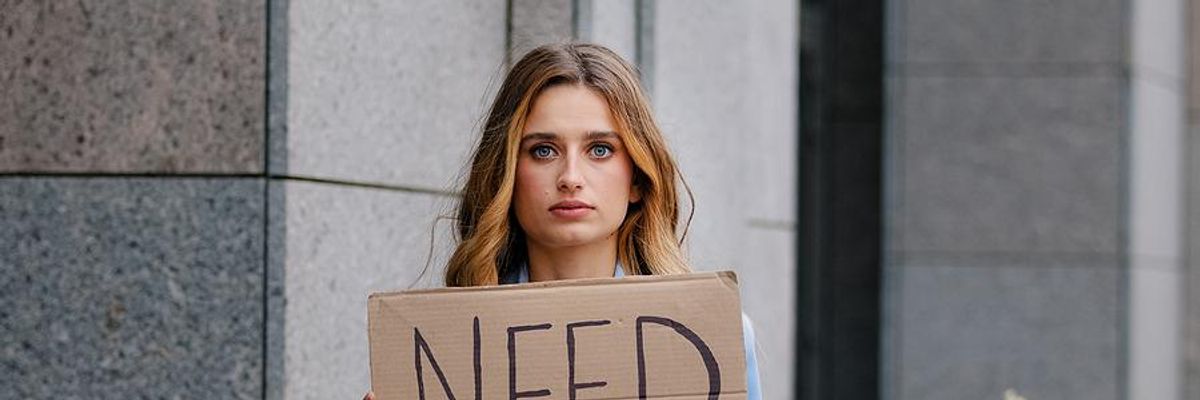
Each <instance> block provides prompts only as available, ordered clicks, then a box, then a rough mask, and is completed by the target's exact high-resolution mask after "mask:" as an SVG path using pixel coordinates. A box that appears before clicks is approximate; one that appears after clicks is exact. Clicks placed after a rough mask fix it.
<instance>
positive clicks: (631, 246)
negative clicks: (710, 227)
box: [446, 43, 691, 286]
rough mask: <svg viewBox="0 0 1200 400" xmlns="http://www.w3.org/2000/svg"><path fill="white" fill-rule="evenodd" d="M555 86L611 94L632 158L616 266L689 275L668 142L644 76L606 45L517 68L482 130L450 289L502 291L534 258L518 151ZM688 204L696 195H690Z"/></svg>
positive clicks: (568, 47) (562, 51) (536, 56)
mask: <svg viewBox="0 0 1200 400" xmlns="http://www.w3.org/2000/svg"><path fill="white" fill-rule="evenodd" d="M556 85H581V86H583V87H586V88H588V89H591V90H592V91H594V92H595V93H597V94H598V95H600V96H601V97H603V98H604V99H605V100H606V101H607V103H608V107H609V109H610V110H611V112H612V115H613V119H614V120H615V123H616V129H617V135H618V136H619V137H620V139H621V141H622V142H623V143H624V145H625V147H626V148H627V149H628V151H629V156H630V158H631V159H632V160H633V166H634V174H633V175H634V176H633V184H634V185H635V186H636V187H637V188H638V190H639V191H640V193H641V201H639V202H635V203H631V204H630V205H629V210H628V212H627V213H626V215H625V220H624V221H623V222H622V223H621V225H620V227H619V228H617V260H619V261H620V262H621V264H622V265H623V266H624V269H625V272H626V273H627V274H630V275H638V274H642V275H644V274H651V275H666V274H678V273H686V272H689V271H690V268H689V267H688V265H687V262H686V259H685V257H684V254H683V250H682V248H681V246H682V243H683V239H684V238H685V237H686V234H687V223H690V220H691V216H690V214H689V217H688V222H687V223H685V224H684V229H683V234H678V233H677V231H676V230H677V225H678V222H679V214H680V206H679V196H678V194H677V192H676V190H675V188H676V181H677V180H678V181H679V182H680V183H681V184H682V185H683V187H684V188H685V190H686V189H687V184H686V183H684V182H683V180H682V178H681V176H680V175H679V172H678V170H677V168H676V165H675V161H674V160H673V159H672V157H671V154H670V152H668V151H667V145H666V141H665V140H664V139H663V136H662V133H661V132H660V131H659V129H658V125H657V124H656V123H655V122H654V115H653V114H652V113H651V110H650V103H649V101H648V100H647V98H646V95H645V93H644V92H643V91H642V88H641V85H640V83H639V80H638V77H637V72H636V71H635V70H634V68H633V66H631V65H630V64H629V63H628V62H626V61H625V60H624V59H622V58H621V57H620V56H618V55H617V54H616V53H614V52H613V51H612V50H609V49H608V48H605V47H603V46H599V45H595V44H588V43H557V44H548V45H544V46H541V47H538V48H535V49H533V50H531V51H530V52H529V53H527V54H525V56H524V57H522V58H521V59H520V60H519V61H517V63H516V64H515V65H513V66H512V68H511V69H510V70H509V72H508V74H507V76H506V77H505V79H504V83H503V84H502V85H501V87H500V90H499V92H498V93H497V94H496V99H495V101H494V102H493V103H492V107H491V111H490V112H489V113H488V115H487V119H486V120H485V121H484V124H483V128H482V131H483V132H482V136H481V137H480V140H479V143H478V145H477V146H476V147H475V151H474V153H473V155H472V160H471V164H470V172H469V175H468V176H467V181H466V184H465V185H464V187H463V190H462V200H461V202H460V203H459V206H458V212H457V232H456V233H457V236H458V243H457V247H456V248H455V249H454V253H453V255H451V256H450V260H449V262H448V263H447V266H446V286H482V285H496V284H498V283H499V277H500V276H503V275H504V274H507V273H510V272H511V270H512V269H513V268H518V267H519V266H520V264H521V263H522V262H524V261H525V260H526V257H527V255H526V244H525V233H524V231H523V230H522V229H521V227H520V225H519V224H518V223H517V221H516V217H515V213H514V211H513V206H512V203H513V188H514V186H515V180H516V169H517V157H518V148H519V144H520V140H521V134H522V132H523V131H524V129H525V120H526V119H527V117H528V116H529V112H530V108H531V107H532V106H533V101H534V99H536V98H537V96H538V95H539V94H541V92H542V91H543V90H545V89H546V88H548V87H551V86H556ZM687 193H688V195H689V197H690V196H691V191H690V190H687Z"/></svg>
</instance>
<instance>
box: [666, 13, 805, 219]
mask: <svg viewBox="0 0 1200 400" xmlns="http://www.w3.org/2000/svg"><path fill="white" fill-rule="evenodd" d="M656 7H657V9H656V11H655V18H656V28H655V30H656V32H655V44H654V46H655V49H656V50H655V53H654V63H655V70H654V72H655V76H654V77H653V78H652V81H653V82H654V85H655V87H654V99H653V101H654V106H655V109H656V112H657V116H658V117H659V123H660V127H661V128H662V129H663V132H664V134H665V135H666V136H667V139H668V142H669V144H670V145H671V146H672V150H673V152H674V154H675V156H676V159H677V161H678V162H679V165H680V168H681V170H682V172H683V175H684V177H685V178H686V179H688V182H689V183H690V184H691V185H692V188H693V189H694V190H695V193H696V200H697V215H696V218H697V228H699V229H701V230H705V229H711V230H714V231H718V230H723V229H726V228H723V227H729V226H735V225H738V226H744V225H746V224H747V223H748V221H770V223H772V224H782V225H789V224H794V221H795V213H796V210H795V209H796V205H795V204H796V197H795V193H796V175H795V174H796V164H795V162H796V154H797V150H798V148H799V147H798V144H797V140H796V138H797V136H798V133H797V131H796V120H795V117H794V115H795V106H796V104H797V103H796V102H797V99H796V94H795V90H794V87H795V85H794V83H795V80H796V75H795V73H796V71H795V69H793V68H792V67H790V66H791V65H794V60H795V57H794V56H795V47H794V46H793V45H794V41H793V40H794V39H793V38H791V37H790V36H794V35H792V33H793V32H794V30H795V25H794V20H792V19H787V18H780V17H778V15H779V14H788V13H789V11H788V10H790V8H789V7H786V6H779V5H778V4H775V5H773V6H772V7H768V6H765V5H760V7H759V8H744V7H736V6H733V5H731V4H728V3H721V2H688V3H657V4H656ZM768 15H770V16H768ZM747 43H756V44H753V45H747ZM789 82H791V83H792V84H789ZM731 188H739V189H738V190H731Z"/></svg>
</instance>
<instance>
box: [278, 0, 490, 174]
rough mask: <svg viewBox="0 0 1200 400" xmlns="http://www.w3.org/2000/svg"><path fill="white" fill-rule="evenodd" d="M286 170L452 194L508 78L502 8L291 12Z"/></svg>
mask: <svg viewBox="0 0 1200 400" xmlns="http://www.w3.org/2000/svg"><path fill="white" fill-rule="evenodd" d="M288 13H289V16H290V20H289V21H288V25H289V27H288V31H289V37H288V47H289V52H288V66H287V74H288V80H289V84H288V88H287V101H288V107H287V113H288V117H287V118H288V123H287V124H286V125H287V142H288V143H287V146H286V148H287V166H286V168H287V170H286V171H272V172H275V173H281V174H288V175H301V176H314V177H322V178H327V179H335V180H346V181H357V182H372V183H382V184H388V185H398V186H406V187H420V188H426V189H439V190H440V189H446V188H448V187H452V186H453V185H452V184H453V181H454V179H455V177H456V176H457V174H458V173H459V172H460V171H461V170H462V166H463V165H464V163H465V161H466V157H467V156H468V154H467V153H468V151H469V150H470V148H471V146H472V144H473V143H474V142H475V141H476V140H477V138H478V135H479V133H478V132H479V128H480V126H479V124H480V123H481V121H480V118H481V116H482V115H483V112H484V111H485V109H486V107H487V106H489V105H490V104H488V103H489V102H490V101H491V100H492V99H491V96H492V94H493V93H494V90H495V89H496V88H498V87H499V85H500V82H499V80H500V79H502V77H503V76H502V75H501V69H502V68H501V67H502V65H503V63H504V45H505V20H504V15H505V11H504V2H444V1H433V0H430V1H406V2H337V3H329V2H323V1H296V2H291V3H289V4H288Z"/></svg>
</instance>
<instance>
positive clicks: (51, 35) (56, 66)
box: [0, 0, 266, 173]
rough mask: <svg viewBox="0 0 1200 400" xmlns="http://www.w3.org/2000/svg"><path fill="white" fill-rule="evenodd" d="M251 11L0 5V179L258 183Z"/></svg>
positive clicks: (258, 7) (259, 8)
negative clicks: (209, 177)
mask: <svg viewBox="0 0 1200 400" xmlns="http://www.w3.org/2000/svg"><path fill="white" fill-rule="evenodd" d="M265 21H266V12H265V2H263V1H238V0H202V1H180V2H160V1H155V0H136V1H124V2H106V1H80V2H60V1H4V2H0V92H3V95H0V115H3V116H4V117H3V118H0V172H30V171H35V172H46V171H52V172H138V173H151V172H153V173H159V172H172V173H175V172H187V173H206V172H220V173H251V172H260V171H262V165H263V143H264V140H263V138H264V135H263V123H262V121H263V112H264V104H265V95H264V87H265V86H264V74H265V57H264V56H265V32H266V24H265Z"/></svg>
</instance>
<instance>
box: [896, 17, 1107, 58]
mask: <svg viewBox="0 0 1200 400" xmlns="http://www.w3.org/2000/svg"><path fill="white" fill-rule="evenodd" d="M899 7H900V8H901V10H900V11H899V12H898V13H895V14H893V17H892V18H893V19H892V21H893V23H896V24H897V25H898V29H901V30H902V33H901V35H902V37H903V39H904V44H903V46H904V47H903V49H904V50H903V51H904V53H903V54H895V53H892V54H891V55H892V56H894V57H897V56H898V57H900V59H893V60H892V61H893V62H899V63H911V64H922V63H936V64H979V63H995V64H1004V65H1016V66H1019V67H1029V66H1030V65H1033V68H1036V64H1052V63H1077V64H1089V63H1090V64H1094V63H1106V64H1117V63H1120V62H1122V61H1123V54H1124V43H1125V40H1124V38H1125V34H1126V32H1127V29H1125V28H1124V27H1125V26H1127V23H1126V20H1127V16H1126V15H1125V13H1124V12H1123V11H1125V10H1126V7H1125V6H1124V5H1123V3H1122V2H1121V1H1119V0H1101V1H1088V0H1066V1H1052V2H1046V1H1037V0H1018V1H1004V2H996V1H986V0H970V1H961V0H929V1H906V2H903V5H901V6H899ZM1082 10H1087V12H1081V11H1082ZM895 18H899V19H900V20H899V21H895Z"/></svg>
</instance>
